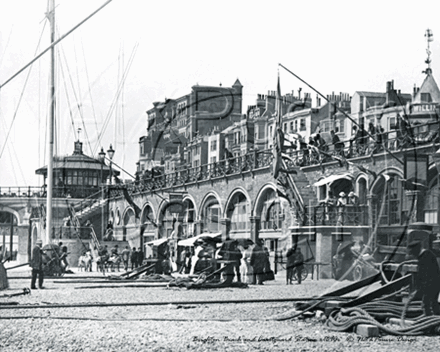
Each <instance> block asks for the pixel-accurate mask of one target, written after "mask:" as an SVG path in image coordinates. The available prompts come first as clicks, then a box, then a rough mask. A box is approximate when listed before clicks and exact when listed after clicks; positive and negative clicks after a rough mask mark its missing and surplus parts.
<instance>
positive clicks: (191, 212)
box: [111, 183, 292, 238]
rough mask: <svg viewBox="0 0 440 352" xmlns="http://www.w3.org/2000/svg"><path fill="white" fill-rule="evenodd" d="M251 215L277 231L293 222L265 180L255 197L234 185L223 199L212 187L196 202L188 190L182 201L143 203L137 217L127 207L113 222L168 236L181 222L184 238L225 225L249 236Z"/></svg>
mask: <svg viewBox="0 0 440 352" xmlns="http://www.w3.org/2000/svg"><path fill="white" fill-rule="evenodd" d="M118 211H119V210H118V209H112V210H111V214H117V213H118ZM250 217H254V218H258V219H259V223H260V228H261V229H273V230H280V229H281V228H287V227H289V226H290V225H291V221H292V218H291V216H290V213H289V210H288V203H287V200H284V199H282V198H279V197H278V196H277V192H276V186H275V184H273V183H267V184H265V185H264V186H263V187H261V189H260V190H259V192H258V194H257V196H256V198H255V199H252V196H251V195H250V194H249V192H247V191H246V190H245V189H244V188H243V187H237V188H236V189H234V190H233V191H232V192H231V193H230V194H229V196H228V198H227V199H222V197H221V196H220V195H219V193H218V192H216V191H215V190H211V191H210V192H208V193H207V194H205V195H204V197H203V198H202V199H201V201H200V202H199V203H197V202H196V200H195V198H194V197H193V196H192V195H191V194H190V193H189V194H187V195H185V196H184V197H183V198H182V201H181V202H177V201H175V202H169V201H167V200H162V201H161V203H160V204H159V205H158V206H157V209H155V208H154V206H153V204H151V203H150V202H146V203H145V204H144V205H143V207H142V212H141V215H140V217H139V219H137V218H136V217H135V212H134V210H133V209H132V208H131V207H128V208H126V209H125V210H124V212H123V216H122V218H121V219H122V220H123V221H121V222H120V224H118V223H117V222H116V223H115V224H116V226H117V225H121V226H123V227H125V228H128V229H130V228H131V229H138V228H139V226H140V225H144V226H145V227H146V233H148V234H149V235H150V236H152V233H153V232H154V233H155V234H156V235H157V237H158V238H162V237H169V236H171V234H172V232H173V230H174V229H175V228H174V223H175V222H176V221H178V222H179V223H180V224H181V225H182V229H183V233H182V236H183V237H190V236H192V235H195V234H198V233H204V232H210V233H215V232H221V231H222V229H224V226H228V228H229V231H230V234H231V233H232V235H233V236H235V237H237V238H248V237H250V231H251V228H250V221H249V218H250ZM283 223H285V224H284V226H283ZM226 224H228V225H226ZM196 226H198V229H197V230H196ZM196 231H197V232H198V233H196ZM155 237H156V236H155Z"/></svg>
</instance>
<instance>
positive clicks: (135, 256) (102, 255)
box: [85, 244, 144, 271]
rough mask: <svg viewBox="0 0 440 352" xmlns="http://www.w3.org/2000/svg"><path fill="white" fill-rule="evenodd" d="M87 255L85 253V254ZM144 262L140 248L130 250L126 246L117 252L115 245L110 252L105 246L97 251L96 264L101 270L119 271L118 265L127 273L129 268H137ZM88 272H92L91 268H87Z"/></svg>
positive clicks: (117, 248) (117, 247)
mask: <svg viewBox="0 0 440 352" xmlns="http://www.w3.org/2000/svg"><path fill="white" fill-rule="evenodd" d="M85 255H87V253H86V254H85ZM143 261H144V252H143V251H142V248H141V247H139V248H138V249H136V247H133V249H132V250H130V248H129V247H128V246H125V248H124V249H123V250H122V251H121V252H119V246H118V245H117V244H116V245H114V246H113V247H112V248H111V249H110V250H109V248H108V246H107V245H103V246H100V248H99V249H98V260H97V264H98V267H100V268H101V270H104V269H105V268H109V269H110V270H111V271H115V270H117V271H119V270H120V265H121V263H122V265H123V266H124V270H125V271H128V270H129V268H130V267H131V270H133V269H136V268H138V267H139V266H141V265H142V264H143ZM88 269H89V271H92V267H91V265H90V267H89V268H88Z"/></svg>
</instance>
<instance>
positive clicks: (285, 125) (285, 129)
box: [283, 122, 287, 132]
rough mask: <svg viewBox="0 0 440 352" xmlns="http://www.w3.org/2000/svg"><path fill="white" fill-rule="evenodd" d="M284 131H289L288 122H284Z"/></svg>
mask: <svg viewBox="0 0 440 352" xmlns="http://www.w3.org/2000/svg"><path fill="white" fill-rule="evenodd" d="M283 132H287V122H284V123H283Z"/></svg>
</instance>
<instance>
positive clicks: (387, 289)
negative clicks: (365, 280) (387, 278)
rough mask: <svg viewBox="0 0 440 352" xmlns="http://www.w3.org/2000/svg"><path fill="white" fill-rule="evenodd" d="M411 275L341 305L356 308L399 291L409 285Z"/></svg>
mask: <svg viewBox="0 0 440 352" xmlns="http://www.w3.org/2000/svg"><path fill="white" fill-rule="evenodd" d="M411 279H412V275H411V274H408V275H406V276H403V277H401V278H400V279H398V280H394V281H391V282H390V283H388V284H386V285H384V286H382V287H379V288H378V289H377V290H374V291H373V292H370V293H367V294H366V295H364V296H361V297H358V298H356V299H354V300H351V301H349V302H345V303H344V304H343V307H354V306H358V305H360V304H362V303H366V302H370V301H372V300H373V299H375V298H379V297H381V296H383V295H386V294H390V293H393V292H395V291H398V290H400V289H401V288H402V287H404V286H406V285H409V284H410V283H411Z"/></svg>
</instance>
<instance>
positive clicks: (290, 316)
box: [266, 296, 348, 321]
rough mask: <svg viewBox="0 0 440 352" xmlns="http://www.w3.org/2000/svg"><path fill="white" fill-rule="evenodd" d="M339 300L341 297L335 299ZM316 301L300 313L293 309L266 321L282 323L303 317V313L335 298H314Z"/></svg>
mask: <svg viewBox="0 0 440 352" xmlns="http://www.w3.org/2000/svg"><path fill="white" fill-rule="evenodd" d="M337 298H338V299H339V300H341V299H344V298H343V297H342V298H340V297H337ZM316 299H317V301H315V302H314V303H313V304H312V305H311V306H309V307H307V308H306V309H303V310H301V311H300V312H298V311H297V310H296V309H295V308H294V309H292V310H289V311H288V312H285V313H282V314H277V315H273V316H271V317H268V318H266V320H277V321H283V320H293V319H295V318H297V317H299V316H301V315H303V314H304V313H307V312H309V311H311V310H313V309H315V308H316V307H318V306H319V305H320V304H321V303H323V302H326V301H330V300H334V299H335V297H330V296H329V297H325V298H321V299H319V298H316ZM347 299H348V298H347Z"/></svg>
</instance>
